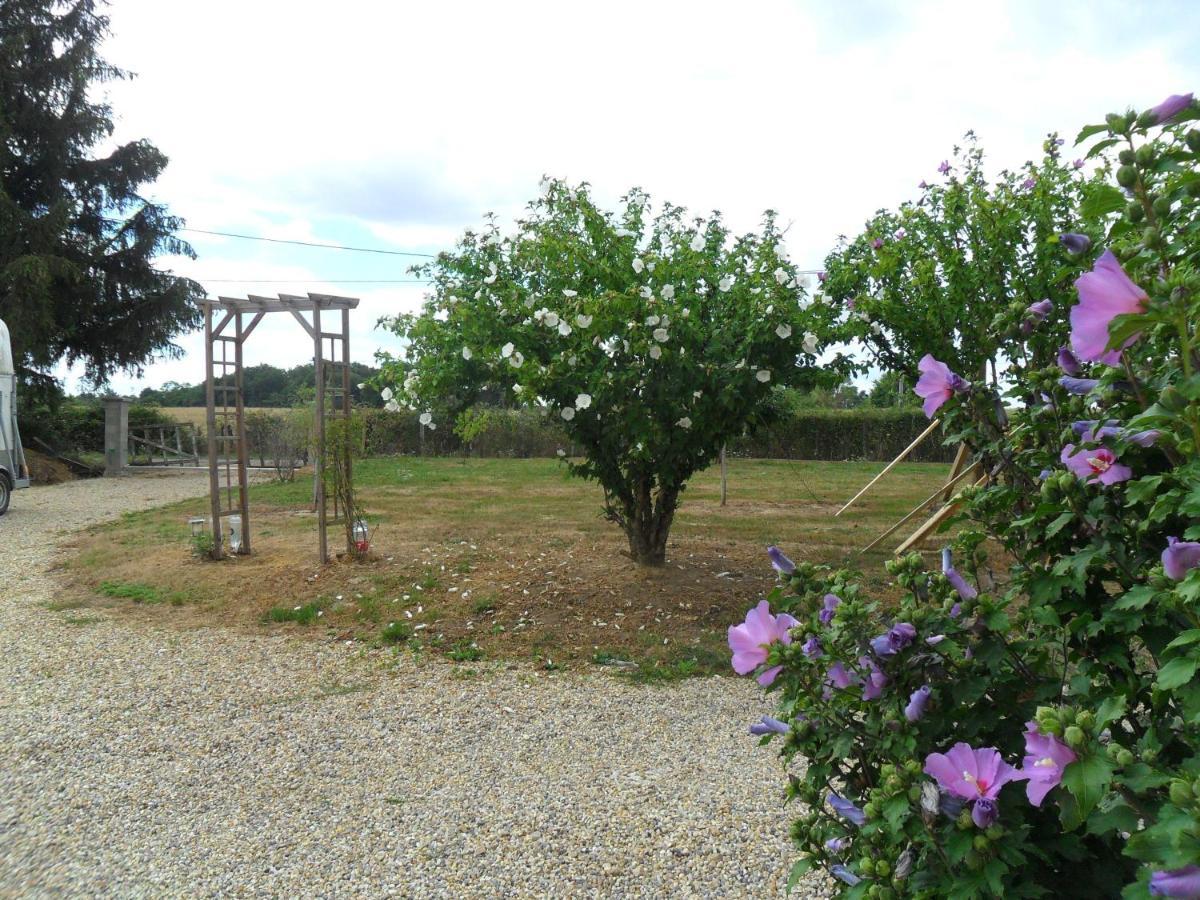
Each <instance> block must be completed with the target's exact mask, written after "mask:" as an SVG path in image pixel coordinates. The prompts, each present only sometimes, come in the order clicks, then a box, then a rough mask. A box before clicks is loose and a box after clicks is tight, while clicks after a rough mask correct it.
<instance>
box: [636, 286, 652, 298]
mask: <svg viewBox="0 0 1200 900" xmlns="http://www.w3.org/2000/svg"><path fill="white" fill-rule="evenodd" d="M638 293H639V294H641V295H642V299H643V300H652V299H654V290H653V288H651V287H650V285H648V284H643V285H642V286H641V287H640V288H638Z"/></svg>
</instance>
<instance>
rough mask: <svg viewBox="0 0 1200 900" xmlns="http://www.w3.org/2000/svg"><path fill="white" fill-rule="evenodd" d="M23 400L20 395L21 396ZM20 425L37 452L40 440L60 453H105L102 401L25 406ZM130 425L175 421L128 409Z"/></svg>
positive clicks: (143, 407)
mask: <svg viewBox="0 0 1200 900" xmlns="http://www.w3.org/2000/svg"><path fill="white" fill-rule="evenodd" d="M18 399H20V395H18ZM17 424H18V426H19V427H20V429H21V437H22V439H23V441H24V443H25V446H26V447H29V448H31V449H33V450H38V449H40V447H39V446H38V444H37V443H36V442H35V441H34V438H38V439H40V440H42V441H44V442H45V443H46V444H48V445H50V446H51V447H53V448H54V449H55V450H57V451H58V452H59V453H66V454H68V455H70V454H72V453H88V452H92V453H103V452H104V401H103V400H100V399H99V398H86V399H81V398H68V399H66V400H63V401H62V402H61V403H59V404H58V406H57V407H56V408H51V407H50V406H49V405H47V404H34V403H30V404H29V405H27V406H26V405H25V404H23V403H22V405H21V406H20V408H19V409H18V411H17ZM129 424H130V425H172V424H174V420H173V419H171V417H170V416H168V415H166V414H165V413H163V411H162V410H161V409H159V408H158V407H157V406H152V405H150V404H145V403H131V404H130V405H129Z"/></svg>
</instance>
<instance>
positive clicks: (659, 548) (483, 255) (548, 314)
mask: <svg viewBox="0 0 1200 900" xmlns="http://www.w3.org/2000/svg"><path fill="white" fill-rule="evenodd" d="M782 237H783V235H782V233H781V232H780V230H779V228H778V227H777V225H776V223H775V217H774V215H773V214H771V213H769V212H768V213H767V214H766V215H765V217H764V220H763V224H762V229H761V231H760V232H758V233H750V234H746V235H743V236H740V237H735V236H734V235H732V234H730V232H729V230H728V229H727V228H726V227H725V225H724V224H723V222H722V220H721V217H720V216H719V214H716V213H714V214H713V215H711V216H710V217H708V218H707V219H701V218H689V217H688V216H687V214H686V212H685V210H683V209H682V208H680V207H677V206H670V205H668V206H665V207H663V208H662V209H660V210H658V211H657V212H655V211H654V210H653V209H652V207H651V205H650V199H649V197H647V195H645V194H644V193H642V192H641V191H636V190H635V191H632V192H630V193H629V194H628V195H626V196H625V197H624V198H622V201H621V207H620V209H618V210H617V211H615V212H613V211H609V210H604V209H602V208H600V207H599V206H597V205H596V204H595V203H594V202H593V200H592V198H591V196H590V193H589V191H588V188H587V186H586V185H579V186H569V185H567V184H564V183H562V182H559V181H547V182H545V185H544V190H543V194H542V196H541V197H540V198H539V199H537V200H536V201H534V202H533V203H531V204H530V205H529V210H528V215H527V216H526V217H525V218H524V219H522V220H521V221H519V222H517V224H516V230H515V233H513V234H511V235H501V233H500V230H499V228H498V227H497V226H496V224H495V223H494V222H489V223H488V224H487V225H486V226H485V227H484V229H483V230H482V231H481V232H478V233H476V232H468V233H467V234H466V235H465V236H464V237H463V239H462V241H461V242H460V243H459V245H458V247H457V249H456V250H455V251H454V252H451V253H443V254H441V255H440V256H439V257H438V258H437V260H436V261H435V262H433V263H431V264H430V265H428V266H424V267H420V268H419V269H418V270H417V271H419V272H420V273H421V274H423V275H425V276H426V277H428V278H430V279H431V280H432V282H433V285H434V289H433V291H432V293H431V294H430V296H429V297H428V299H427V301H426V303H425V306H424V308H423V310H422V311H421V312H420V313H419V314H418V315H415V316H400V317H397V318H395V319H393V320H391V323H390V325H391V327H392V328H393V329H394V330H395V331H396V332H397V333H398V334H400V335H402V336H403V337H404V338H406V339H407V341H408V350H407V359H405V360H393V361H391V362H389V363H388V364H386V365H385V378H387V377H390V378H392V379H393V380H395V381H396V382H397V383H399V384H401V385H402V386H401V387H400V389H399V391H400V393H399V397H400V399H398V400H396V401H395V402H397V403H399V402H402V401H407V402H408V403H410V404H413V405H416V406H417V407H418V408H421V409H423V410H424V412H423V413H422V415H423V416H425V418H426V420H427V421H428V423H429V424H430V425H436V424H437V423H436V421H434V420H435V418H436V416H435V412H434V410H435V409H443V410H445V411H446V413H447V414H448V415H451V416H460V415H462V413H463V411H464V410H466V409H467V408H468V407H469V406H470V405H471V404H472V403H474V402H475V401H476V400H479V399H481V398H491V399H492V401H493V402H505V403H510V404H514V405H520V406H527V407H531V408H535V409H539V410H541V411H543V412H544V413H545V414H546V415H550V416H553V417H554V418H555V419H556V420H557V421H558V422H559V423H560V424H561V426H562V428H563V429H564V431H565V432H566V434H567V436H568V438H569V439H570V441H571V442H572V443H573V444H574V445H575V446H576V447H577V448H579V450H580V452H581V453H582V454H583V456H584V459H583V460H582V461H579V462H575V461H566V463H565V464H566V465H567V466H569V468H570V470H571V472H572V473H573V474H575V475H578V476H581V477H584V478H590V479H594V480H596V481H598V482H599V483H600V484H601V485H602V486H603V488H604V497H605V511H606V514H607V516H608V517H609V518H610V519H611V520H613V521H614V522H616V523H617V524H619V525H620V526H621V527H622V528H623V529H624V531H625V534H626V536H627V538H628V542H629V553H630V555H631V557H632V558H633V559H634V560H636V561H637V562H639V563H645V564H660V563H662V562H663V560H664V558H665V555H666V543H667V536H668V534H669V531H670V527H671V523H672V520H673V518H674V515H675V510H676V507H677V505H678V503H679V496H680V493H681V492H682V491H683V489H684V487H685V486H686V484H687V480H688V478H689V477H690V476H691V475H692V473H694V472H696V471H697V470H699V469H703V468H705V467H706V466H708V465H710V464H711V463H712V462H713V461H714V460H715V459H716V458H717V455H718V453H719V451H720V448H721V447H722V445H723V444H724V443H725V442H726V441H728V440H731V439H733V438H736V437H740V436H741V435H742V434H744V433H745V432H747V430H753V429H754V428H756V427H758V426H760V425H762V424H765V423H766V422H767V421H768V420H769V419H770V417H771V416H772V415H773V414H774V412H775V411H776V410H777V408H778V407H777V406H776V405H772V404H768V403H765V402H764V401H765V400H766V398H767V397H768V394H769V392H770V391H771V390H772V389H773V388H774V387H775V386H777V385H810V386H811V385H814V384H818V383H827V384H836V383H838V381H840V378H841V375H840V374H837V373H838V371H839V370H845V369H846V367H847V366H846V364H845V363H846V361H845V360H844V359H842V360H835V361H834V362H833V363H832V364H828V365H826V366H818V365H817V354H818V353H819V352H820V351H821V349H822V341H821V339H820V337H819V335H821V334H824V333H826V332H827V331H828V329H829V322H830V321H831V318H832V313H831V311H830V310H829V309H828V308H827V307H824V306H822V305H821V304H818V303H814V302H813V300H812V299H811V298H809V297H808V296H807V295H806V294H805V291H804V289H803V287H802V285H801V283H800V282H799V281H798V279H797V275H798V273H797V271H796V269H795V267H794V266H793V265H792V264H791V263H790V262H788V260H787V258H786V256H785V254H784V252H783V248H782Z"/></svg>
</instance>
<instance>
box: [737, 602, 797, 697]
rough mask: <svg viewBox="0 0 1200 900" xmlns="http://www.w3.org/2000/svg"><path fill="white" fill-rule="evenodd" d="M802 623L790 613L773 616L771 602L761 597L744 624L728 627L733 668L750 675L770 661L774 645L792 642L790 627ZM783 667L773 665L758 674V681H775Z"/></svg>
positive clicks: (767, 682)
mask: <svg viewBox="0 0 1200 900" xmlns="http://www.w3.org/2000/svg"><path fill="white" fill-rule="evenodd" d="M798 624H799V623H798V622H797V621H796V620H795V619H793V618H792V617H791V616H789V615H788V614H787V613H780V614H779V615H777V616H773V615H771V607H770V604H768V603H767V601H766V600H760V601H759V604H758V606H756V607H754V609H752V610H750V611H749V612H748V613H746V621H745V622H744V623H743V624H741V625H730V626H729V649H730V650H732V651H733V671H735V672H737V673H738V674H739V675H748V674H749V673H751V672H753V671H754V670H755V669H757V668H758V667H759V666H761V665H762V664H763V663H765V662H766V661H767V652H768V650H769V648H770V646H771V645H772V644H774V643H775V642H776V641H778V642H779V643H781V644H790V643H791V642H792V636H791V634H789V629H791V628H795V627H796V626H797V625H798ZM782 669H783V666H772V667H771V668H769V669H767V670H766V671H765V672H763V673H762V674H761V675H759V676H758V683H759V684H761V685H762V686H763V687H767V686H768V685H769V684H771V682H773V681H774V680H775V676H777V675H778V674H779V673H780V671H781V670H782Z"/></svg>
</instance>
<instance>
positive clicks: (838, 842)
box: [825, 837, 851, 853]
mask: <svg viewBox="0 0 1200 900" xmlns="http://www.w3.org/2000/svg"><path fill="white" fill-rule="evenodd" d="M850 843H851V841H850V838H848V837H835V838H830V839H829V840H827V841H826V842H825V849H826V850H827V851H828V852H829V853H841V852H842V851H843V850H845V849H847V848H848V847H849V846H850Z"/></svg>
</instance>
